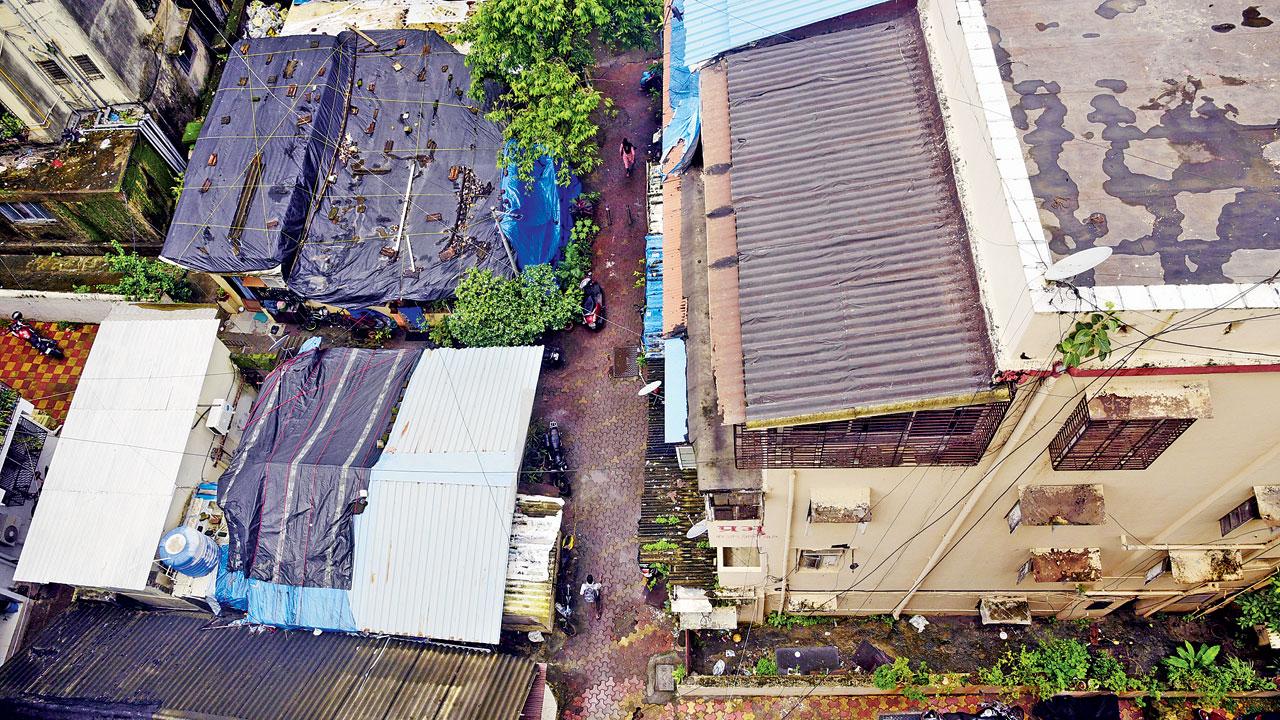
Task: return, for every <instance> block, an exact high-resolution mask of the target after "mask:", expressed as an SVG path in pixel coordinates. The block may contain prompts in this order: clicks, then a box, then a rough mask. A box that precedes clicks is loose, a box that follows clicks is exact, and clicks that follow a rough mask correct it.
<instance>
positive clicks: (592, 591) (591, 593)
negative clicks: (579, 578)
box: [578, 575, 604, 620]
mask: <svg viewBox="0 0 1280 720" xmlns="http://www.w3.org/2000/svg"><path fill="white" fill-rule="evenodd" d="M603 591H604V586H602V585H601V584H600V583H598V582H596V578H595V576H594V575H588V576H587V581H586V582H584V583H582V587H581V588H579V589H578V594H579V595H581V596H582V599H583V601H585V602H586V603H587V604H588V605H594V606H595V608H596V619H597V620H599V619H600V615H601V614H602V613H603V612H604V592H603Z"/></svg>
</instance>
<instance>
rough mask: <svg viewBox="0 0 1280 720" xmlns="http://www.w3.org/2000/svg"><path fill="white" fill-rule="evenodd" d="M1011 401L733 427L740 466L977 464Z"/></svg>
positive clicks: (829, 466)
mask: <svg viewBox="0 0 1280 720" xmlns="http://www.w3.org/2000/svg"><path fill="white" fill-rule="evenodd" d="M1008 409H1009V403H1008V402H1000V403H991V404H988V405H968V406H965V407H959V408H949V409H946V410H921V411H919V412H914V413H898V414H896V415H879V416H875V417H865V418H857V419H854V420H841V421H837V422H827V423H817V424H814V425H798V426H794V427H784V428H769V429H767V430H747V429H746V428H744V427H742V426H737V427H735V428H734V451H735V454H736V457H737V465H738V468H739V469H742V470H755V469H763V468H819V467H826V468H856V467H871V468H879V467H901V466H910V465H976V464H978V461H979V460H980V459H981V458H982V455H983V453H985V452H986V450H987V445H988V444H989V443H990V442H991V438H992V437H993V436H995V433H996V430H997V429H998V428H999V427H1000V422H1001V421H1002V420H1003V419H1004V415H1005V412H1006V411H1007V410H1008Z"/></svg>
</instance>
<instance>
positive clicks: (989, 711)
mask: <svg viewBox="0 0 1280 720" xmlns="http://www.w3.org/2000/svg"><path fill="white" fill-rule="evenodd" d="M920 720H1023V712H1022V708H1020V707H1016V706H1014V707H1010V706H1008V705H1005V704H1004V703H1002V702H999V701H993V702H989V703H982V705H981V706H979V708H978V712H977V713H976V714H974V713H966V712H957V713H939V712H938V711H937V710H926V711H924V713H922V714H921V715H920Z"/></svg>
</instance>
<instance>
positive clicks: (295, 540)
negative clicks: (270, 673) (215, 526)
mask: <svg viewBox="0 0 1280 720" xmlns="http://www.w3.org/2000/svg"><path fill="white" fill-rule="evenodd" d="M420 355H421V351H420V350H416V349H415V350H361V349H355V348H332V349H326V350H314V351H311V352H306V353H303V354H301V355H299V356H298V357H296V358H294V359H293V360H290V361H288V362H286V363H284V364H283V365H281V366H280V367H278V368H276V370H275V371H274V372H272V373H271V374H270V375H269V376H267V379H266V382H265V383H264V384H263V387H262V392H261V394H259V396H258V400H257V402H256V403H255V404H254V407H253V412H252V414H251V415H250V417H249V422H248V425H247V426H246V427H245V431H244V436H243V439H242V440H241V442H240V447H239V448H238V449H237V450H236V455H235V458H234V460H232V462H231V467H230V468H228V470H227V471H226V472H225V473H223V475H222V477H221V478H219V480H218V504H219V505H221V506H222V508H223V510H224V511H225V512H226V515H227V525H228V530H229V541H230V543H229V544H230V552H229V556H228V562H227V566H228V568H229V569H232V570H242V571H243V572H244V573H245V575H246V576H247V577H249V578H254V579H257V580H262V581H266V582H271V583H278V584H281V585H294V586H307V587H327V588H343V589H347V588H350V587H351V559H352V530H351V512H350V505H351V503H352V501H353V500H355V499H356V497H357V496H358V494H359V491H360V490H363V489H366V488H367V487H368V484H369V468H370V467H372V466H373V464H374V463H375V462H376V461H377V460H378V457H379V455H380V450H379V448H378V441H379V439H381V437H382V436H383V434H384V433H385V432H386V431H387V429H388V428H389V427H390V422H391V412H392V408H393V407H395V405H396V403H397V401H398V400H399V399H400V394H401V392H402V391H403V390H404V387H405V384H406V383H407V382H408V379H409V375H410V373H412V371H413V368H414V366H415V365H416V364H417V361H418V357H419V356H420Z"/></svg>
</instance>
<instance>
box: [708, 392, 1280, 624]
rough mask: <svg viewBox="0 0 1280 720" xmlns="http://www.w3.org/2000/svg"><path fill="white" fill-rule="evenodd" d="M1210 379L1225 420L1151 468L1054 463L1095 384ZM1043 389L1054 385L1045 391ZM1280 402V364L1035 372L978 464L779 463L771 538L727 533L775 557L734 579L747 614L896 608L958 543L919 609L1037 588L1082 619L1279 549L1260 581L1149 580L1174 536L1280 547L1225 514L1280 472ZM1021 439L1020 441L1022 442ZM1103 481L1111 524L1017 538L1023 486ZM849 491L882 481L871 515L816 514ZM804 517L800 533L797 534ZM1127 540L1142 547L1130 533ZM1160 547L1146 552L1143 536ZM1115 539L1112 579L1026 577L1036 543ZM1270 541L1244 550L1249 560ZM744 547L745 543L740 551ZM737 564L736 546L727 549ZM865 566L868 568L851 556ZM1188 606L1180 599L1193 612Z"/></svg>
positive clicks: (1211, 421) (1106, 566)
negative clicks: (1061, 432)
mask: <svg viewBox="0 0 1280 720" xmlns="http://www.w3.org/2000/svg"><path fill="white" fill-rule="evenodd" d="M1183 381H1198V382H1203V383H1205V384H1207V385H1208V388H1209V393H1210V398H1211V403H1212V414H1213V416H1212V417H1211V418H1203V419H1199V420H1196V421H1195V422H1194V423H1193V424H1192V425H1191V427H1190V428H1189V429H1188V430H1187V431H1186V432H1185V433H1183V435H1182V436H1181V437H1179V438H1178V439H1177V440H1176V441H1175V442H1174V443H1173V444H1172V446H1170V447H1169V448H1168V449H1167V450H1166V451H1165V452H1164V453H1163V455H1161V457H1160V458H1158V459H1157V460H1156V461H1155V462H1154V464H1152V466H1151V467H1150V468H1149V469H1147V470H1140V471H1139V470H1117V471H1078V472H1077V471H1062V472H1055V471H1054V470H1053V469H1052V468H1051V466H1050V462H1049V457H1048V453H1047V450H1046V448H1047V446H1048V444H1049V441H1050V440H1051V439H1052V438H1053V437H1054V435H1055V434H1056V433H1057V431H1058V429H1059V427H1060V426H1061V424H1062V422H1063V420H1064V419H1065V418H1066V416H1067V415H1068V414H1069V413H1070V411H1071V410H1073V409H1074V408H1075V407H1076V406H1077V405H1078V404H1079V402H1080V398H1081V397H1082V396H1081V395H1080V393H1085V392H1087V393H1089V394H1092V392H1096V391H1097V390H1098V389H1101V388H1103V387H1105V386H1104V385H1103V383H1104V382H1106V383H1107V385H1111V386H1112V389H1114V388H1115V387H1120V386H1122V385H1121V384H1123V387H1127V388H1140V387H1142V386H1143V385H1144V384H1145V385H1151V384H1155V385H1167V384H1169V383H1170V382H1174V383H1181V382H1183ZM1037 386H1038V387H1037ZM1038 394H1039V395H1043V396H1044V397H1043V399H1042V400H1041V401H1040V402H1039V403H1038V405H1039V408H1038V411H1037V412H1036V413H1035V415H1034V417H1033V418H1032V419H1031V420H1030V421H1029V424H1028V425H1027V430H1026V432H1025V433H1024V434H1023V436H1022V440H1014V445H1017V444H1018V443H1021V442H1024V441H1025V444H1024V445H1023V446H1022V447H1021V448H1020V449H1018V450H1016V451H1014V452H1012V453H1011V454H1009V456H1008V458H1007V459H1006V460H1004V461H1003V462H1001V463H1000V464H999V466H997V467H995V468H994V469H993V468H992V463H993V461H994V460H995V458H996V457H998V456H999V454H1000V449H1001V443H1002V440H1003V439H1004V438H1006V437H1007V436H1008V434H1009V432H1010V431H1011V430H1012V429H1013V427H1014V426H1015V425H1016V424H1017V423H1018V419H1019V417H1020V414H1021V413H1022V412H1024V411H1025V410H1026V409H1028V408H1029V407H1031V406H1032V405H1033V404H1037V403H1036V395H1038ZM1268 397H1280V373H1276V372H1257V373H1220V374H1208V375H1193V376H1177V377H1146V378H1144V377H1126V378H1120V379H1115V380H1111V381H1107V379H1106V378H1101V377H1099V378H1090V377H1072V376H1069V375H1066V376H1062V377H1059V378H1056V379H1047V380H1044V381H1043V383H1041V381H1039V380H1031V381H1029V382H1028V384H1025V385H1023V386H1022V387H1021V388H1020V389H1019V395H1018V397H1017V399H1016V400H1015V402H1014V405H1013V407H1012V408H1011V410H1010V413H1009V415H1008V416H1007V417H1006V419H1005V422H1004V424H1003V426H1002V429H1001V432H1000V434H999V435H998V436H997V438H996V440H995V441H993V443H992V446H991V448H990V449H989V450H988V453H987V456H986V459H985V462H984V463H983V464H980V465H978V466H975V467H970V468H949V467H914V468H886V469H821V470H794V471H793V470H770V471H766V472H765V473H764V487H765V491H764V511H763V522H762V523H761V524H760V531H759V533H758V534H756V533H752V532H750V531H745V532H740V533H733V532H728V533H726V532H723V531H720V532H716V531H715V529H716V526H717V523H714V522H713V523H712V527H713V533H712V536H711V538H712V542H713V543H714V544H716V545H734V546H743V547H746V548H748V551H747V552H746V553H745V557H750V555H751V552H750V549H751V548H756V549H758V551H759V554H760V569H759V570H739V569H735V568H727V567H726V568H722V571H721V573H720V582H721V584H722V585H723V586H725V587H732V588H749V589H750V590H751V591H752V593H753V594H754V595H755V596H756V597H760V598H763V600H764V606H763V608H762V607H760V606H756V607H746V608H744V617H751V616H752V615H755V616H757V617H758V616H759V615H760V614H761V613H762V612H763V611H764V610H774V609H782V608H784V607H785V608H787V609H789V610H791V611H803V610H813V609H817V610H818V611H823V612H826V611H832V612H840V613H867V614H875V613H889V612H893V611H894V609H895V608H896V607H897V606H898V605H899V603H900V602H902V601H903V600H904V598H905V597H906V596H907V591H908V590H910V589H911V588H912V587H913V585H914V584H915V582H916V580H917V578H918V577H919V575H920V573H921V572H922V571H923V570H924V568H925V565H926V563H927V562H928V560H929V558H930V556H931V555H932V554H934V553H935V551H938V550H939V548H940V547H943V551H944V553H945V554H944V556H943V559H942V561H941V562H940V563H939V564H938V565H937V566H936V567H935V568H933V570H932V571H931V572H930V573H929V574H928V575H927V577H926V578H925V580H924V582H923V584H922V586H921V588H920V590H919V592H917V593H915V594H914V595H913V596H912V597H911V599H910V601H909V602H908V603H907V605H906V607H905V609H904V612H906V613H908V614H910V613H915V612H921V613H974V612H975V611H976V608H977V605H978V601H979V599H980V598H981V597H982V596H983V595H988V594H1016V595H1025V596H1026V597H1027V598H1028V599H1029V600H1030V601H1031V605H1032V609H1033V612H1035V613H1037V614H1061V615H1063V616H1079V615H1084V614H1101V613H1105V612H1108V611H1109V610H1111V609H1114V607H1104V604H1105V603H1107V602H1108V601H1110V602H1112V603H1114V606H1118V605H1119V604H1121V603H1123V602H1126V601H1129V600H1134V599H1136V600H1140V601H1142V603H1143V606H1144V607H1146V608H1148V609H1149V608H1150V607H1151V606H1152V605H1155V604H1157V603H1160V602H1162V601H1176V600H1177V599H1178V597H1179V596H1181V595H1187V594H1192V595H1194V594H1202V593H1212V594H1214V595H1216V596H1219V597H1220V596H1221V595H1222V593H1223V592H1224V591H1225V590H1227V589H1230V588H1235V587H1243V586H1247V585H1249V584H1251V583H1253V582H1256V581H1257V580H1260V579H1262V578H1264V577H1266V576H1267V575H1269V574H1270V573H1271V571H1272V570H1273V569H1274V568H1275V566H1276V564H1277V560H1276V559H1275V557H1274V556H1275V555H1277V554H1280V553H1277V552H1274V551H1268V552H1266V553H1264V556H1265V559H1259V560H1254V561H1251V562H1246V565H1245V572H1244V578H1243V579H1242V580H1240V581H1236V582H1230V583H1222V584H1221V585H1220V586H1206V587H1201V586H1195V585H1181V584H1179V583H1177V582H1175V581H1174V580H1173V578H1172V577H1171V575H1170V574H1169V573H1165V574H1164V575H1162V576H1161V577H1159V578H1157V579H1156V580H1154V581H1153V582H1151V583H1149V584H1148V583H1146V582H1145V578H1144V575H1145V573H1146V572H1147V570H1148V569H1150V568H1151V567H1153V566H1154V565H1156V564H1157V563H1158V562H1159V561H1160V560H1162V559H1163V558H1164V557H1165V554H1166V553H1165V552H1164V550H1163V544H1166V543H1171V544H1192V545H1198V544H1212V545H1215V546H1221V547H1224V548H1227V547H1233V546H1235V545H1240V544H1244V545H1268V544H1270V543H1271V542H1272V541H1273V540H1277V541H1280V536H1277V535H1274V534H1273V532H1272V530H1271V529H1270V528H1269V527H1268V526H1267V525H1266V523H1265V522H1263V521H1261V520H1253V521H1250V522H1248V523H1246V524H1245V525H1244V526H1242V527H1240V528H1239V529H1237V530H1235V531H1234V532H1232V533H1231V534H1230V535H1229V536H1228V537H1227V538H1225V539H1224V538H1222V537H1221V536H1220V534H1219V525H1218V519H1219V518H1220V517H1222V516H1223V515H1225V514H1227V513H1228V512H1229V511H1231V510H1232V509H1233V508H1235V507H1236V506H1238V505H1240V504H1241V503H1242V502H1244V501H1246V500H1247V499H1248V498H1249V497H1250V496H1251V495H1252V493H1253V486H1255V485H1268V484H1274V483H1276V482H1277V479H1280V457H1278V456H1280V444H1278V443H1277V440H1278V439H1280V413H1276V412H1274V411H1273V409H1272V408H1271V406H1270V404H1269V403H1266V402H1259V399H1260V398H1268ZM1011 449H1012V448H1011ZM984 476H986V477H987V480H988V482H987V483H986V485H985V490H982V491H981V493H980V495H979V496H978V499H977V503H976V505H975V507H974V509H973V511H972V513H971V515H970V516H969V518H968V520H967V521H966V522H964V523H962V524H961V525H960V529H959V532H958V533H957V534H956V537H957V538H958V542H953V543H951V544H949V545H947V546H940V543H941V540H942V539H943V536H944V534H945V533H946V532H947V529H948V528H949V527H950V526H951V524H952V523H953V522H954V521H955V519H956V517H957V515H958V513H959V510H960V508H961V507H963V505H964V500H966V499H967V498H968V496H969V495H970V494H971V493H972V492H973V491H974V489H975V488H976V487H977V486H978V485H979V484H980V483H981V481H982V479H983V478H984ZM1075 484H1100V485H1101V486H1102V488H1103V496H1104V501H1105V520H1104V522H1103V523H1102V524H1099V525H1087V526H1086V525H1082V526H1042V527H1032V526H1028V525H1026V524H1023V525H1021V526H1020V527H1018V528H1017V529H1016V530H1014V531H1013V532H1012V533H1011V532H1010V530H1009V526H1008V522H1007V520H1006V519H1005V516H1006V514H1007V513H1008V511H1009V510H1010V509H1011V508H1012V507H1013V505H1014V503H1015V502H1016V501H1017V500H1018V490H1019V488H1020V487H1024V486H1032V485H1075ZM833 487H839V488H847V487H867V488H869V489H870V500H871V506H872V511H871V520H870V521H869V522H866V523H839V524H829V523H815V522H810V520H809V517H808V510H809V499H810V496H811V495H812V493H814V492H815V491H818V492H822V491H823V490H824V489H825V490H829V489H831V488H833ZM788 527H789V529H788ZM1122 535H1127V536H1128V539H1127V542H1128V544H1129V548H1127V549H1126V547H1124V546H1123V544H1122V538H1121V536H1122ZM1144 544H1145V545H1147V546H1151V547H1153V548H1155V549H1144V548H1143V547H1142V546H1143V545H1144ZM839 546H847V548H848V549H844V550H843V554H842V556H841V558H840V560H839V562H837V563H836V565H835V566H834V567H832V568H831V569H829V570H812V569H802V568H799V567H798V566H797V565H798V559H799V558H798V556H799V551H800V550H802V549H812V550H830V549H832V548H833V547H839ZM1083 547H1093V548H1099V549H1100V551H1101V560H1102V576H1101V578H1100V579H1099V580H1098V581H1096V582H1092V583H1086V584H1084V585H1083V586H1080V587H1077V583H1072V582H1064V583H1037V582H1035V581H1034V579H1033V578H1032V577H1030V576H1029V577H1027V578H1026V579H1025V580H1023V581H1022V582H1021V583H1020V584H1019V583H1018V571H1019V568H1020V567H1021V566H1022V565H1023V563H1025V562H1026V561H1027V560H1028V558H1029V554H1030V550H1031V549H1032V548H1083ZM1258 552H1259V551H1258V550H1256V549H1249V550H1245V551H1244V558H1245V559H1246V560H1249V558H1250V556H1251V555H1254V554H1258ZM735 554H736V553H735ZM721 558H722V561H723V560H724V559H725V555H724V553H723V552H722V554H721ZM853 563H857V568H856V569H851V567H850V566H851V564H853ZM1177 607H1178V606H1176V605H1175V606H1173V607H1171V608H1170V609H1177Z"/></svg>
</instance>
